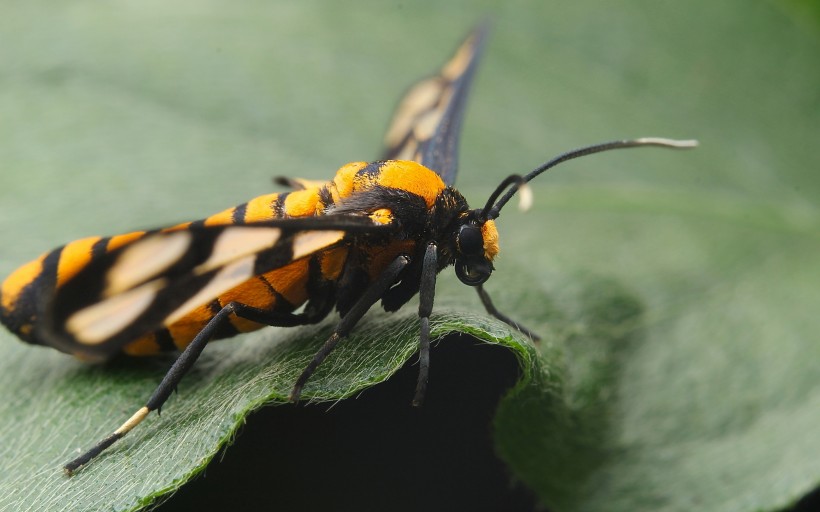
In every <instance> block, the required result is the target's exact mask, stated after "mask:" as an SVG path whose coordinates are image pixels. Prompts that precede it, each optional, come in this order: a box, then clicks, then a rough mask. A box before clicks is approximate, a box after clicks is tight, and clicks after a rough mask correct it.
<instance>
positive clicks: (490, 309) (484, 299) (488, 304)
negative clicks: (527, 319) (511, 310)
mask: <svg viewBox="0 0 820 512" xmlns="http://www.w3.org/2000/svg"><path fill="white" fill-rule="evenodd" d="M476 291H477V292H478V296H479V297H481V303H482V304H484V308H485V309H486V310H487V313H489V314H491V315H492V316H494V317H496V318H498V319H499V320H501V321H502V322H504V323H505V324H507V325H509V326H510V327H514V328H515V329H518V330H519V331H521V332H523V333H524V334H526V335H527V336H529V337H530V339H532V340H533V341H539V340H540V339H541V338H540V337H539V336H538V335H537V334H535V333H534V332H532V331H531V330H529V329H527V328H526V327H524V326H523V325H521V324H519V323H518V322H516V321H515V320H513V319H511V318H510V317H508V316H507V315H505V314H504V313H502V312H500V311H499V310H497V309H495V305H494V304H493V301H492V300H490V296H489V295H488V294H487V292H486V291H485V290H484V286H483V285H478V286H476Z"/></svg>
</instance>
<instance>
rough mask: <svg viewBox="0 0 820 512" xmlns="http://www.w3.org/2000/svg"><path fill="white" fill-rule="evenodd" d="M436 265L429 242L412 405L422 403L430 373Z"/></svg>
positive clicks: (422, 285)
mask: <svg viewBox="0 0 820 512" xmlns="http://www.w3.org/2000/svg"><path fill="white" fill-rule="evenodd" d="M437 266H438V264H437V253H436V244H435V243H431V244H429V245H428V246H427V251H426V252H425V253H424V262H423V264H422V267H421V284H420V286H419V321H420V323H421V333H420V334H419V377H418V380H417V381H416V394H415V396H414V397H413V405H414V406H417V407H418V406H420V405H421V404H422V403H424V394H425V392H426V391H427V378H428V376H429V374H430V314H431V313H432V312H433V298H434V297H435V295H436V270H437Z"/></svg>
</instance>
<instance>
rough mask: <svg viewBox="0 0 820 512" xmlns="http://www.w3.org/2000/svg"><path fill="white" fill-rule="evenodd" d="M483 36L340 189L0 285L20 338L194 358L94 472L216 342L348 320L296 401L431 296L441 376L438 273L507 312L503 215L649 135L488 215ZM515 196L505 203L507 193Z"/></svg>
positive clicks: (83, 256) (159, 234)
mask: <svg viewBox="0 0 820 512" xmlns="http://www.w3.org/2000/svg"><path fill="white" fill-rule="evenodd" d="M485 32H486V30H485V29H484V28H479V29H477V30H476V31H474V32H473V33H472V34H471V35H470V37H468V39H467V40H466V41H465V42H464V43H463V44H462V45H461V47H460V48H459V49H458V51H457V52H456V54H455V56H454V57H453V58H452V59H451V60H450V61H449V62H448V63H447V64H446V65H445V66H444V67H443V68H442V70H441V71H440V72H439V73H438V74H437V75H435V76H433V77H431V78H429V79H426V80H424V81H422V82H419V83H418V84H416V85H415V86H414V87H413V88H412V89H411V90H410V91H409V92H408V93H407V95H406V96H405V98H404V99H403V101H402V102H401V104H400V105H399V108H398V110H397V113H396V116H395V118H394V121H393V123H392V125H391V128H390V130H389V131H388V135H387V151H386V159H385V160H380V161H376V162H369V163H368V162H355V163H351V164H348V165H345V166H343V167H342V168H341V169H339V170H338V171H337V173H336V176H335V177H334V178H333V179H332V180H331V181H329V182H327V183H317V182H312V181H305V180H295V179H291V180H284V182H285V183H287V184H289V185H291V186H292V187H293V188H294V189H295V190H292V191H290V192H286V193H280V194H268V195H264V196H260V197H257V198H255V199H252V200H251V201H248V202H247V203H245V204H242V205H239V206H237V207H234V208H230V209H228V210H225V211H223V212H220V213H217V214H216V215H212V216H211V217H208V218H206V219H204V220H201V221H196V222H190V223H184V224H180V225H176V226H172V227H169V228H164V229H158V230H152V231H138V232H133V233H128V234H125V235H119V236H113V237H94V238H86V239H83V240H78V241H75V242H71V243H69V244H67V245H65V246H63V247H60V248H58V249H55V250H53V251H51V252H48V253H46V254H44V255H42V256H41V257H39V258H38V259H36V260H34V261H32V262H30V263H28V264H26V265H24V266H22V267H21V268H20V269H18V270H17V271H16V272H14V273H13V274H12V275H11V276H9V277H8V278H7V279H6V280H5V281H4V282H3V283H2V285H0V320H2V322H3V323H4V324H5V325H6V326H7V327H8V328H9V329H10V330H11V331H12V332H14V333H15V334H17V335H18V336H19V337H20V338H21V339H22V340H23V341H26V342H28V343H32V344H39V345H46V346H50V347H53V348H56V349H58V350H61V351H63V352H67V353H69V354H73V355H75V356H78V357H80V358H83V359H88V360H105V359H108V358H110V357H112V356H114V355H117V354H120V353H125V354H128V355H151V354H156V353H159V352H163V351H182V352H181V354H180V356H179V357H178V358H177V360H176V361H175V362H174V364H173V366H172V367H171V369H170V370H169V371H168V373H167V374H166V376H165V378H164V379H163V380H162V382H161V383H160V385H159V386H158V387H157V389H156V391H155V392H154V394H153V395H152V396H151V397H150V398H149V399H148V401H147V402H146V404H145V406H143V407H142V408H140V409H139V410H138V411H137V412H136V413H135V414H134V415H133V416H132V417H131V418H130V419H128V420H127V421H126V422H125V423H124V424H122V426H120V427H119V428H118V429H117V430H115V431H114V432H113V433H112V434H111V435H110V436H108V437H107V438H105V439H103V440H102V441H100V442H99V443H97V444H96V445H95V446H93V447H92V448H91V449H89V450H88V451H87V452H85V453H83V454H82V455H81V456H80V457H78V458H76V459H75V460H73V461H71V462H69V463H68V464H66V466H65V470H66V472H67V473H69V474H71V473H72V472H73V471H75V470H76V469H78V468H79V467H81V466H83V465H84V464H86V463H88V462H89V461H90V460H91V459H93V458H94V457H96V456H97V455H99V454H100V453H101V452H102V451H103V450H105V449H106V448H107V447H108V446H110V445H111V444H113V443H114V442H116V441H117V440H118V439H120V438H122V437H123V436H124V435H125V434H127V433H128V432H129V431H130V430H131V429H132V428H134V427H135V426H136V425H137V424H139V423H140V422H141V421H142V420H143V419H144V418H145V417H146V416H147V415H148V413H149V412H151V411H153V410H158V409H159V408H160V407H161V406H162V404H163V403H164V402H165V401H166V400H167V398H168V397H169V395H170V394H171V392H172V391H173V390H174V389H175V388H176V386H177V384H178V383H179V382H180V380H181V379H182V377H183V376H184V375H185V373H186V372H187V371H188V370H189V369H190V368H191V366H192V365H193V364H194V363H195V361H196V359H197V357H198V356H199V355H200V353H201V352H202V350H203V349H204V347H205V345H206V344H207V343H208V342H209V341H210V340H212V339H215V338H224V337H228V336H231V335H234V334H236V333H238V332H246V331H250V330H254V329H258V328H260V327H263V326H265V325H276V326H296V325H304V324H310V323H315V322H318V321H320V320H321V319H323V318H324V317H326V316H327V315H328V314H329V313H330V312H331V311H332V310H333V309H334V308H335V309H336V310H337V311H338V313H339V315H340V320H339V322H338V324H337V325H336V327H335V329H334V331H333V333H332V334H331V336H330V337H329V339H328V340H327V341H326V342H325V344H324V346H323V347H322V348H321V349H320V350H319V351H318V352H317V353H316V354H315V356H314V358H313V360H312V361H311V362H310V364H309V365H308V366H307V368H305V369H304V371H303V372H302V374H301V375H300V376H299V378H298V379H297V381H296V382H295V384H294V387H293V390H292V392H291V394H290V399H291V400H292V401H298V399H299V397H300V395H301V391H302V388H303V386H304V385H305V383H306V382H307V380H308V379H309V378H310V376H311V374H312V373H313V372H314V370H315V369H316V368H317V367H318V366H319V365H320V364H321V363H322V361H323V360H324V359H325V358H326V357H327V356H328V354H330V352H331V351H332V350H333V348H334V347H335V346H336V344H337V343H338V342H339V341H340V340H341V339H343V338H344V337H345V336H346V335H347V334H348V333H349V332H350V331H351V330H352V329H353V327H354V326H355V325H356V323H357V322H358V321H359V319H361V317H362V316H363V315H364V314H365V312H367V310H369V309H370V307H371V306H372V305H373V304H375V303H376V302H379V301H381V303H382V306H383V307H384V309H385V310H387V311H395V310H397V309H399V308H400V307H401V306H403V305H404V304H406V303H407V302H408V301H409V300H410V299H411V298H412V297H413V296H415V295H416V294H419V318H420V326H421V334H420V341H419V360H420V365H419V377H418V382H417V387H416V394H415V398H414V403H415V404H420V403H421V402H422V400H423V398H424V394H425V389H426V385H427V375H428V371H429V342H430V340H429V337H430V325H429V316H430V314H431V312H432V308H433V298H434V292H435V281H436V275H437V274H438V272H440V271H441V270H443V269H444V268H446V267H448V266H450V265H453V266H454V267H455V271H456V275H457V276H458V278H459V279H460V280H461V281H462V282H463V283H465V284H467V285H470V286H474V287H476V289H477V291H478V293H479V296H480V298H481V300H482V302H483V303H484V305H485V306H486V309H487V311H488V312H489V313H490V314H492V315H493V316H495V317H497V318H499V319H501V320H503V321H505V322H507V323H508V324H510V325H512V326H513V327H515V328H517V329H519V330H521V331H523V332H525V333H527V334H529V335H530V336H533V337H534V335H533V334H532V333H530V331H528V330H527V329H525V328H524V327H522V326H520V325H519V324H517V323H516V322H514V321H512V320H510V319H509V318H507V317H506V316H505V315H503V314H501V313H500V312H498V311H497V310H496V309H495V307H494V306H493V304H492V302H491V300H490V298H489V296H488V295H487V293H486V291H485V290H484V289H483V287H482V284H483V283H484V282H485V281H486V280H487V279H488V278H489V277H490V274H491V272H492V270H493V259H494V258H495V256H496V254H497V253H498V250H499V247H498V233H497V231H496V227H495V222H494V219H496V218H497V217H498V216H499V214H500V211H501V209H502V208H503V206H504V205H505V204H506V203H507V202H508V201H509V199H510V198H511V197H512V196H513V195H514V194H515V193H516V192H517V191H518V190H520V189H521V187H523V186H524V185H525V184H526V183H527V182H529V181H530V180H532V179H533V178H535V177H536V176H538V175H539V174H541V173H542V172H544V171H546V170H547V169H549V168H551V167H553V166H554V165H557V164H558V163H560V162H563V161H565V160H569V159H571V158H576V157H578V156H582V155H586V154H591V153H596V152H600V151H606V150H609V149H618V148H626V147H635V146H645V145H656V146H666V147H691V146H692V145H694V143H693V142H691V141H673V140H668V139H636V140H629V141H616V142H610V143H605V144H599V145H595V146H589V147H585V148H581V149H579V150H575V151H571V152H569V153H565V154H564V155H561V156H559V157H557V158H555V159H553V160H550V161H549V162H547V163H545V164H543V165H542V166H540V167H538V168H536V169H535V170H533V171H532V172H530V173H529V174H527V175H525V176H517V175H513V176H510V177H508V178H507V179H505V180H504V181H502V182H501V184H500V185H499V186H498V188H497V189H496V191H495V192H494V193H493V194H491V196H490V198H489V200H488V201H487V202H486V204H485V205H484V206H483V207H482V208H477V209H471V208H470V207H469V206H468V204H467V201H466V200H465V199H464V197H463V196H462V195H461V194H460V193H459V192H458V191H457V190H456V189H455V188H453V182H454V180H455V176H456V171H457V149H458V138H459V131H460V124H461V119H462V116H463V112H464V105H465V99H466V95H467V92H468V89H469V85H470V82H471V78H472V76H473V73H474V71H475V66H476V63H477V59H478V56H479V54H480V50H481V47H482V44H483V41H484V37H485ZM502 194H503V195H502Z"/></svg>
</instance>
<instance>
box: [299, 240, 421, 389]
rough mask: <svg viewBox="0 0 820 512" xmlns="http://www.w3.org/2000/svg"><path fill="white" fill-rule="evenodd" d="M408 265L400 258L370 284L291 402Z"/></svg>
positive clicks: (309, 367)
mask: <svg viewBox="0 0 820 512" xmlns="http://www.w3.org/2000/svg"><path fill="white" fill-rule="evenodd" d="M408 263H410V258H408V257H407V256H399V257H398V258H396V259H395V260H393V262H392V263H391V264H390V265H389V266H388V267H387V268H386V269H385V270H384V272H382V274H381V275H380V276H379V278H378V279H377V280H376V281H374V282H372V283H371V284H370V286H369V287H368V288H367V290H365V292H364V294H363V295H362V296H361V297H359V300H357V301H356V303H355V304H353V306H352V307H351V308H350V310H349V311H348V312H347V314H346V315H345V316H344V317H342V319H341V320H339V323H338V324H336V328H335V329H334V330H333V334H331V335H330V338H328V339H327V341H326V342H325V344H324V345H322V348H320V349H319V351H318V352H316V354H315V355H314V356H313V360H311V361H310V363H309V364H308V365H307V367H306V368H305V369H304V370H302V374H301V375H299V378H298V379H296V383H295V384H294V385H293V390H291V392H290V396H289V397H288V399H289V400H290V401H291V402H298V401H299V397H300V396H301V395H302V388H303V387H304V386H305V383H306V382H307V381H308V379H309V378H310V376H311V375H313V372H314V371H316V368H318V366H319V365H320V364H322V361H324V360H325V358H326V357H327V356H328V354H330V353H331V352H332V351H333V349H334V348H336V344H337V343H339V341H340V340H341V339H342V338H344V337H345V336H347V335H348V334H349V333H350V331H351V330H352V329H353V327H355V326H356V324H357V323H358V321H359V320H360V319H361V318H362V317H363V316H364V314H365V313H367V311H368V310H369V309H370V306H372V305H373V304H374V303H375V302H376V301H377V300H379V298H381V296H382V295H383V294H384V292H385V291H386V290H387V289H388V288H390V286H391V285H393V283H395V282H396V278H397V277H398V275H399V274H400V273H401V271H402V270H403V269H404V267H406V266H407V264H408Z"/></svg>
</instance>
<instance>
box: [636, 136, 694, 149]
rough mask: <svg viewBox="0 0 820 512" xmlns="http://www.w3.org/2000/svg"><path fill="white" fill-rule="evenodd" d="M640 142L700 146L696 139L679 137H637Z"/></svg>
mask: <svg viewBox="0 0 820 512" xmlns="http://www.w3.org/2000/svg"><path fill="white" fill-rule="evenodd" d="M635 142H636V143H638V144H648V145H653V146H666V147H669V148H681V149H686V148H695V147H697V146H698V141H696V140H695V139H688V140H678V139H664V138H662V137H641V138H640V139H635Z"/></svg>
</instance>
